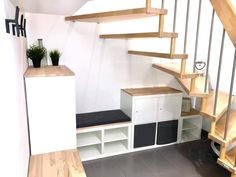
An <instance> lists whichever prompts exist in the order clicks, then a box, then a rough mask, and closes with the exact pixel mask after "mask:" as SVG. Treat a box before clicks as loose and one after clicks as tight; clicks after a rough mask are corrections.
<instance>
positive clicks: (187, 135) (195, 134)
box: [181, 129, 201, 143]
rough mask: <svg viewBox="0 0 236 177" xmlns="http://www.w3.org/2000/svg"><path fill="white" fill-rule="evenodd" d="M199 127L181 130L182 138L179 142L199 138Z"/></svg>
mask: <svg viewBox="0 0 236 177" xmlns="http://www.w3.org/2000/svg"><path fill="white" fill-rule="evenodd" d="M200 136H201V129H190V130H183V131H182V140H181V142H182V143H184V142H188V141H194V140H198V139H200Z"/></svg>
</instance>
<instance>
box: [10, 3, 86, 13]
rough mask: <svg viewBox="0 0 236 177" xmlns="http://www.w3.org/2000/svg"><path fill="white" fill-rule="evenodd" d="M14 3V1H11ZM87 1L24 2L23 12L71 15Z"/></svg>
mask: <svg viewBox="0 0 236 177" xmlns="http://www.w3.org/2000/svg"><path fill="white" fill-rule="evenodd" d="M11 1H14V0H11ZM87 1H88V0H24V10H25V12H31V13H43V14H56V15H72V14H74V13H75V12H76V11H77V10H78V9H79V8H80V7H81V6H83V5H84V4H85V3H86V2H87Z"/></svg>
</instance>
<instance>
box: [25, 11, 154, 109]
mask: <svg viewBox="0 0 236 177" xmlns="http://www.w3.org/2000/svg"><path fill="white" fill-rule="evenodd" d="M27 19H28V28H29V29H28V32H29V33H28V34H29V35H28V43H29V44H32V43H33V42H35V41H36V40H37V38H43V39H44V44H45V46H46V47H47V48H48V49H52V48H58V49H60V50H61V51H62V53H63V54H62V57H61V61H60V64H66V65H67V66H69V67H70V68H71V69H72V70H73V71H75V73H76V75H77V79H76V87H77V113H81V112H91V111H100V110H109V109H119V107H120V89H121V88H126V87H137V86H154V85H156V73H155V70H153V69H152V67H151V63H152V59H145V60H134V59H132V58H131V56H128V55H127V45H128V43H127V41H125V40H101V39H99V37H98V32H99V27H98V25H96V24H91V23H71V22H65V21H64V16H57V15H44V14H30V13H28V14H27Z"/></svg>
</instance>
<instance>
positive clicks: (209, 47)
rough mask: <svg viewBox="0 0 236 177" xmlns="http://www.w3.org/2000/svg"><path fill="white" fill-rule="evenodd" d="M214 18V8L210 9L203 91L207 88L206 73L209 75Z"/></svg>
mask: <svg viewBox="0 0 236 177" xmlns="http://www.w3.org/2000/svg"><path fill="white" fill-rule="evenodd" d="M214 19H215V10H214V9H213V10H212V17H211V29H210V38H209V45H208V56H207V65H206V77H205V88H204V92H205V93H206V92H207V89H208V75H209V67H210V60H211V44H212V36H213V27H214Z"/></svg>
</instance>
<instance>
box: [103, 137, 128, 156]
mask: <svg viewBox="0 0 236 177" xmlns="http://www.w3.org/2000/svg"><path fill="white" fill-rule="evenodd" d="M126 151H128V140H121V141H115V142H108V143H105V144H104V154H105V155H111V154H119V153H123V152H126Z"/></svg>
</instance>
